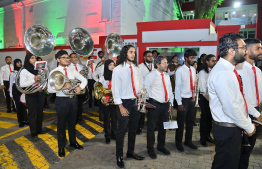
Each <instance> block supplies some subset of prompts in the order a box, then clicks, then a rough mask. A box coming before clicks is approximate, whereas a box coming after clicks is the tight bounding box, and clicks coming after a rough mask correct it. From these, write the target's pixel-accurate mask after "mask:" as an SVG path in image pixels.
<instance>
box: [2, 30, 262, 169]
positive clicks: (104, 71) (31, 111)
mask: <svg viewBox="0 0 262 169" xmlns="http://www.w3.org/2000/svg"><path fill="white" fill-rule="evenodd" d="M218 50H219V61H217V58H218V57H216V56H215V55H213V54H201V56H200V58H199V59H198V62H196V58H197V56H198V54H197V52H196V51H195V50H193V49H188V50H186V51H185V52H184V63H183V65H181V64H179V63H178V62H179V57H178V56H177V55H174V56H173V57H172V62H171V63H168V58H167V57H165V56H161V55H160V53H159V52H157V51H155V50H154V51H145V52H144V54H143V57H144V61H143V62H142V63H141V64H139V65H138V61H137V54H136V48H135V47H134V46H132V45H126V46H123V48H122V50H121V52H120V54H119V56H118V59H117V61H116V63H115V62H114V61H113V60H111V59H105V58H104V53H103V52H102V51H100V52H99V53H98V59H96V61H95V62H94V63H93V64H91V65H90V66H88V70H89V73H88V78H84V76H82V75H83V74H82V73H81V70H82V69H84V67H83V65H82V64H79V63H78V59H79V58H78V57H77V54H76V53H71V54H70V55H69V54H68V53H67V52H66V51H65V50H60V51H58V52H57V53H56V55H55V59H56V60H57V62H58V66H57V67H56V68H55V69H54V70H51V71H50V73H49V74H50V75H51V74H52V73H53V72H55V71H59V72H61V73H62V74H63V75H64V76H66V77H67V78H68V79H78V80H79V81H80V84H79V85H78V86H76V87H75V88H74V90H75V93H76V94H79V93H80V92H81V90H83V89H85V88H88V95H89V101H88V103H89V107H90V108H91V107H92V106H93V102H94V105H99V120H101V121H104V131H105V143H106V144H110V142H111V139H115V140H116V160H117V165H118V166H119V167H120V168H123V167H124V166H125V165H124V160H123V156H124V154H123V146H124V135H125V133H126V131H127V132H128V149H127V152H126V157H127V158H133V159H136V160H143V159H144V158H145V157H143V156H140V155H138V154H136V153H135V140H136V135H139V134H141V133H142V129H143V128H144V126H145V124H147V141H146V142H147V146H146V148H147V152H148V155H149V157H150V158H151V159H156V158H157V155H156V153H155V148H154V145H155V142H156V141H155V131H157V146H156V147H157V150H158V151H160V152H162V153H163V154H165V155H170V151H169V150H167V149H166V147H165V142H166V141H165V138H166V129H164V125H163V123H164V122H166V121H168V118H169V116H170V115H171V113H172V110H173V108H176V109H177V116H176V120H177V124H178V128H177V129H176V130H175V132H174V133H175V146H176V148H177V150H178V151H180V152H184V147H183V144H182V143H183V141H182V140H183V135H185V139H184V146H187V147H189V148H191V149H193V150H196V149H198V147H197V146H196V145H194V144H193V142H192V141H193V140H192V135H193V126H194V125H195V120H196V112H197V107H196V103H198V101H199V106H200V109H201V118H200V140H199V141H200V144H201V145H202V146H204V147H207V146H208V144H207V142H210V143H212V144H215V147H216V148H215V151H216V152H215V156H214V161H213V164H212V168H213V169H221V168H230V169H237V168H240V169H242V168H243V169H244V168H248V164H249V157H250V154H251V152H252V149H253V148H254V145H255V142H256V138H257V133H256V127H257V126H258V123H256V122H254V121H253V120H256V121H258V122H262V116H261V114H260V98H261V96H262V74H261V70H260V69H259V68H258V67H256V66H255V61H258V60H260V59H261V55H262V48H261V41H260V40H258V39H245V40H244V37H243V36H242V35H241V34H236V33H228V34H225V35H223V36H222V37H220V39H219V44H218ZM40 59H41V58H40ZM89 59H90V60H92V59H94V57H93V56H92V55H91V56H89ZM5 61H6V65H5V66H3V67H2V68H1V71H0V75H1V76H0V78H1V79H0V80H1V88H2V89H4V93H5V96H6V104H7V112H8V113H10V112H11V100H12V101H14V104H13V110H14V111H16V112H17V117H18V122H19V127H23V126H24V125H28V124H29V126H30V131H31V136H32V137H37V135H38V134H44V132H43V130H42V121H43V107H44V103H45V96H46V95H45V90H47V91H48V92H49V93H55V94H56V100H55V111H56V113H57V138H58V148H59V151H58V155H59V156H60V157H64V156H65V150H64V148H65V146H66V125H68V132H69V142H70V146H71V147H74V148H76V149H83V147H82V146H81V145H79V144H78V143H77V141H76V130H75V125H76V123H77V122H79V121H81V120H82V112H83V108H82V105H83V102H84V101H85V99H86V95H87V92H86V93H85V94H84V95H73V96H72V95H67V94H65V93H64V92H63V91H62V90H59V91H57V90H54V89H53V88H52V87H51V85H50V82H49V81H48V84H47V86H44V87H43V88H42V89H41V90H39V91H38V92H35V93H33V94H26V96H25V98H26V104H27V108H28V114H27V113H26V107H25V105H24V104H22V103H21V102H20V101H19V97H20V95H21V94H22V93H21V92H19V91H18V90H17V89H16V85H15V76H16V73H17V71H19V69H20V68H21V66H22V61H21V60H19V59H15V60H14V66H13V65H12V58H11V57H10V56H7V57H6V58H5ZM35 62H36V56H35V55H33V54H31V53H29V54H27V55H26V57H25V60H24V69H23V70H22V71H21V73H20V86H21V87H27V86H30V85H32V84H35V83H38V82H39V81H40V78H41V77H40V76H39V75H38V71H37V70H35V69H34V63H35ZM97 82H100V83H101V84H102V86H103V88H105V89H108V90H111V92H112V97H113V102H114V104H111V103H109V100H110V98H109V97H110V96H105V97H102V101H103V103H104V104H102V103H101V101H100V100H96V99H95V98H93V92H94V85H95V84H96V83H97ZM71 88H72V85H70V83H65V85H64V86H63V90H71ZM143 89H146V91H147V102H148V103H150V104H152V105H154V106H155V108H147V113H141V112H139V111H138V107H137V104H136V99H137V96H138V95H139V94H140V91H141V90H143ZM10 98H11V99H10ZM111 99H112V98H111ZM145 117H147V123H145ZM127 126H128V127H127ZM127 128H128V129H127ZM184 130H185V134H184ZM212 131H213V134H211V132H212ZM212 135H213V137H214V138H212ZM244 139H245V140H246V141H247V142H248V144H250V145H251V146H242V143H243V140H244Z"/></svg>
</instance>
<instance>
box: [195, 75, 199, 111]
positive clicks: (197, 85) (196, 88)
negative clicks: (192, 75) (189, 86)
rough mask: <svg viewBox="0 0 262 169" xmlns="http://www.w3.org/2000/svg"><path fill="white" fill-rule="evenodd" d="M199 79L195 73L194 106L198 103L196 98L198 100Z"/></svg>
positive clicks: (197, 105)
mask: <svg viewBox="0 0 262 169" xmlns="http://www.w3.org/2000/svg"><path fill="white" fill-rule="evenodd" d="M199 90H200V88H199V79H198V75H196V82H195V85H194V93H196V97H195V99H196V103H195V107H199V104H198V100H199Z"/></svg>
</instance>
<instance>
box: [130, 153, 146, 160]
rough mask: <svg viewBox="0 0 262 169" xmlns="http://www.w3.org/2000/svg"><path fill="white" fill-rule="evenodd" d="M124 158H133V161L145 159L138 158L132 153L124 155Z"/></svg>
mask: <svg viewBox="0 0 262 169" xmlns="http://www.w3.org/2000/svg"><path fill="white" fill-rule="evenodd" d="M126 157H127V158H133V159H135V160H144V159H145V157H142V156H139V155H137V154H136V153H133V154H129V153H126Z"/></svg>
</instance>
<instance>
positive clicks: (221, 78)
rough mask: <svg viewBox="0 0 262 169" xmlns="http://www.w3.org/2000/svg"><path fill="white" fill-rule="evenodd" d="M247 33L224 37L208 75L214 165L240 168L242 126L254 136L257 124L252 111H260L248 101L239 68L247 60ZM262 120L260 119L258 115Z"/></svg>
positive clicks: (234, 168) (217, 168)
mask: <svg viewBox="0 0 262 169" xmlns="http://www.w3.org/2000/svg"><path fill="white" fill-rule="evenodd" d="M242 38H243V36H242V35H241V34H236V33H227V34H224V35H222V36H221V37H220V39H219V43H218V50H219V56H220V59H219V61H218V63H217V64H216V66H215V67H214V68H213V69H212V71H211V73H210V75H209V78H208V94H209V105H210V109H211V113H212V117H213V119H214V124H213V135H214V139H215V146H216V148H215V151H216V154H215V157H214V161H213V164H212V169H221V168H230V169H238V168H239V160H240V154H241V145H242V134H243V133H242V130H244V131H245V132H246V133H247V135H248V136H252V135H253V134H254V133H255V131H256V128H255V125H254V124H252V122H251V119H250V118H249V114H252V115H254V116H255V117H258V116H259V117H260V113H259V112H258V111H257V110H256V109H255V108H254V107H253V106H251V105H250V104H249V103H248V100H246V96H245V95H244V94H243V86H242V79H241V77H240V76H239V75H238V72H237V71H236V69H235V65H236V64H237V63H241V62H243V61H245V55H246V44H245V42H244V41H243V40H242ZM258 120H259V121H260V119H258Z"/></svg>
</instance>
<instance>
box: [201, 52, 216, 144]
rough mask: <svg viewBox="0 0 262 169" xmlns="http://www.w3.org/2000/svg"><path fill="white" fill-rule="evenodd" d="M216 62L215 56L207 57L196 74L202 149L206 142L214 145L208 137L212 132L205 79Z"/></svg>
mask: <svg viewBox="0 0 262 169" xmlns="http://www.w3.org/2000/svg"><path fill="white" fill-rule="evenodd" d="M216 62H217V60H216V57H215V55H212V54H210V55H207V56H206V58H205V60H204V64H203V69H202V70H201V71H200V72H199V74H198V79H199V80H198V81H199V82H198V85H199V91H200V95H199V98H200V101H199V106H200V108H201V118H200V144H201V145H202V146H204V147H207V146H208V145H207V143H206V142H207V141H208V142H210V143H214V140H213V139H212V137H211V136H210V132H211V130H212V120H213V119H212V115H211V111H210V108H209V101H208V100H209V97H208V90H207V79H208V76H209V73H210V71H211V69H212V68H213V67H214V66H215V64H216Z"/></svg>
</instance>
